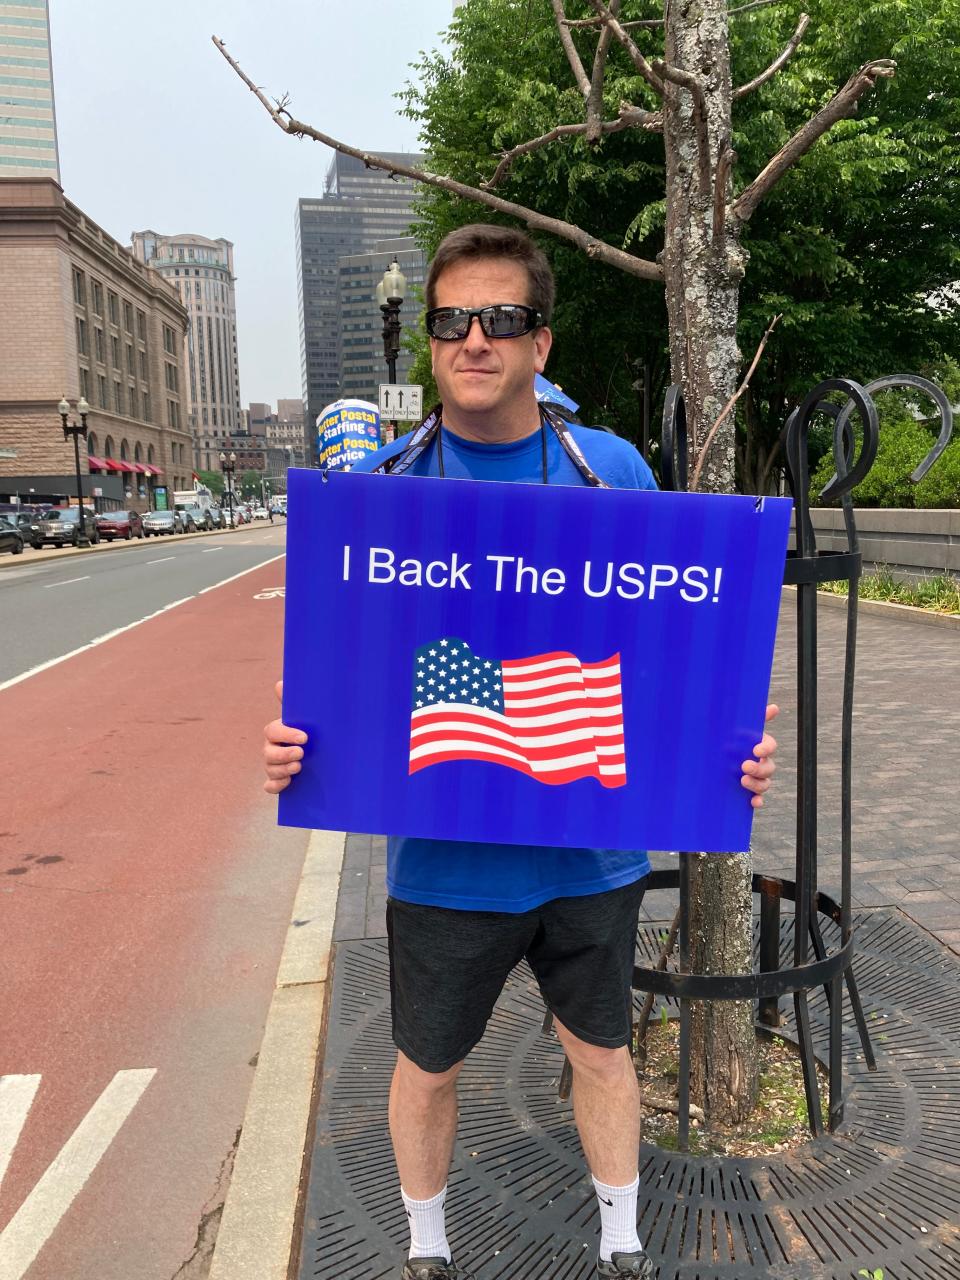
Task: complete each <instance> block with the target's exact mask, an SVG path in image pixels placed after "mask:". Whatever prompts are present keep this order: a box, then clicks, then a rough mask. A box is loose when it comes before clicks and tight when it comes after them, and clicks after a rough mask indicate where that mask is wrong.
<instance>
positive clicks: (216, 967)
mask: <svg viewBox="0 0 960 1280" xmlns="http://www.w3.org/2000/svg"><path fill="white" fill-rule="evenodd" d="M245 532H246V531H245V530H240V531H238V532H237V533H235V534H230V535H228V536H226V537H222V538H218V537H214V536H212V535H208V536H206V537H198V538H196V539H186V538H184V539H183V540H182V542H181V541H178V540H175V539H168V540H166V541H154V540H149V541H148V542H147V543H146V544H145V545H144V546H143V547H139V546H137V547H133V548H130V549H123V550H116V551H97V552H91V553H89V554H78V555H70V556H67V557H64V558H63V559H59V560H54V561H49V562H48V563H47V564H45V565H44V564H42V563H40V562H34V563H33V564H32V565H31V563H30V560H29V552H28V553H27V554H26V555H25V556H24V557H21V558H20V561H18V563H17V565H16V567H11V568H6V567H5V568H3V569H0V616H2V624H0V636H2V640H0V652H2V655H3V659H2V660H3V663H4V670H5V671H6V672H7V673H9V672H17V673H18V674H17V675H14V676H13V677H12V678H10V677H9V676H8V679H7V680H6V683H4V682H3V681H0V722H2V723H3V725H4V726H5V728H6V730H7V741H8V742H11V741H15V742H16V744H17V747H16V752H15V757H16V758H15V760H13V759H12V760H11V761H10V762H9V764H8V767H7V768H5V769H4V770H3V771H0V972H2V974H3V981H2V982H0V1280H91V1278H92V1277H96V1280H200V1277H202V1276H205V1275H206V1274H207V1268H208V1266H209V1261H210V1254H211V1250H212V1245H213V1239H214V1236H215V1232H216V1226H217V1221H218V1214H219V1210H220V1206H221V1205H222V1201H223V1196H224V1194H225V1188H226V1186H227V1184H228V1182H229V1177H230V1169H231V1164H232V1156H233V1151H234V1149H235V1144H236V1140H237V1136H238V1131H239V1129H240V1126H241V1125H242V1122H243V1115H244V1110H245V1107H246V1101H247V1096H248V1093H249V1089H250V1084H251V1081H252V1079H253V1070H254V1064H255V1062H256V1055H257V1053H258V1050H259V1047H260V1042H261V1038H262V1035H263V1027H264V1022H265V1019H266V1014H267V1009H268V1007H269V1003H270V998H271V996H272V993H273V987H274V981H275V978H276V973H277V966H278V963H279V958H280V953H281V950H282V947H283V943H284V939H285V936H286V933H287V929H288V926H289V922H290V916H291V912H292V907H293V901H294V896H295V893H296V889H297V884H298V882H299V878H300V871H301V868H302V865H303V858H304V854H305V850H306V841H307V833H306V832H304V831H299V830H295V829H285V828H278V827H277V825H276V801H275V800H274V799H273V798H272V797H268V796H266V795H265V794H264V792H263V790H262V786H261V782H262V767H261V763H260V743H261V740H262V739H261V734H262V726H263V724H264V723H265V721H266V720H267V719H269V718H270V717H271V716H272V715H273V714H275V710H276V703H275V700H274V698H273V693H272V685H273V681H274V680H275V679H276V678H277V676H278V675H279V672H280V663H281V641H282V621H283V596H282V584H283V581H284V576H283V570H284V562H283V561H282V560H278V561H277V562H276V563H267V562H268V561H270V560H271V558H272V557H275V556H278V555H280V554H281V553H282V551H283V538H284V530H283V526H277V527H275V528H273V529H270V528H269V527H267V528H266V529H263V530H261V529H258V528H256V527H254V528H253V529H252V530H251V531H250V534H249V536H248V537H244V533H245ZM220 546H222V549H220V550H216V548H217V547H220ZM167 556H170V557H172V558H171V559H170V560H167V559H166V557H167ZM151 562H155V563H151ZM251 566H252V567H251ZM245 569H246V570H248V571H247V572H244V570H245ZM237 574H240V575H241V576H234V575H237ZM70 579H80V581H76V582H71V581H69V580H70ZM185 597H189V598H186V599H185ZM178 600H180V601H184V602H183V603H180V604H178V605H176V607H173V608H168V609H166V610H165V611H163V612H160V613H159V614H157V610H158V609H162V607H163V605H164V604H165V603H166V604H173V603H174V602H175V601H178ZM151 615H156V616H151ZM143 619H145V620H143ZM141 620H143V621H142V625H137V624H138V623H140V622H141ZM28 627H29V628H32V629H34V630H39V631H41V632H47V633H49V634H46V635H44V636H43V637H42V639H43V642H44V643H43V646H42V647H40V645H39V644H38V643H36V642H35V641H34V639H33V637H30V636H28V637H24V635H23V632H24V631H25V630H27V629H28ZM118 627H123V628H126V629H124V630H120V631H119V633H118V634H114V635H112V636H110V637H109V638H108V639H105V640H103V641H102V642H101V643H89V641H90V640H96V639H97V638H98V637H100V636H102V635H105V634H107V635H109V632H110V631H111V630H113V631H116V629H117V628H118ZM12 645H13V646H16V648H15V653H14V654H13V655H12V656H11V654H10V648H11V646H12ZM41 661H46V662H48V663H49V664H50V665H48V666H46V667H41V668H40V669H39V670H35V669H34V670H33V671H32V674H30V673H24V671H23V668H24V667H25V666H26V667H28V668H36V666H37V664H38V663H39V662H41ZM18 677H19V678H18Z"/></svg>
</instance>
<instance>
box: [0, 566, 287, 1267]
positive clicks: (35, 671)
mask: <svg viewBox="0 0 960 1280" xmlns="http://www.w3.org/2000/svg"><path fill="white" fill-rule="evenodd" d="M284 555H286V552H284V553H283V554H282V555H279V556H272V557H271V558H270V559H269V560H264V561H263V562H262V563H261V564H254V565H251V566H250V568H249V569H243V570H241V572H240V573H235V574H234V575H233V577H230V578H224V579H223V581H222V582H215V583H214V584H213V585H212V586H210V587H204V588H203V589H202V590H201V591H198V592H197V593H196V595H198V596H202V595H206V593H207V592H208V591H216V589H217V587H225V586H226V585H227V583H228V582H235V581H236V580H237V578H243V577H246V575H247V574H248V573H255V572H256V571H257V569H262V568H263V567H264V565H268V564H273V563H274V561H275V560H282V559H283V556H284ZM195 598H196V596H184V597H183V599H182V600H174V601H172V602H171V603H170V604H165V605H164V606H163V608H162V609H157V610H156V612H155V613H148V614H147V616H146V617H145V618H138V619H137V620H136V622H128V623H127V624H126V626H123V627H117V628H116V629H115V630H114V631H108V632H107V633H106V635H102V636H97V638H96V639H95V640H91V641H90V642H89V644H82V645H80V647H79V648H78V649H71V650H70V652H69V653H62V654H61V655H60V657H59V658H51V659H50V660H49V661H48V662H41V663H40V664H39V665H38V666H36V667H31V668H30V670H29V671H24V672H23V673H22V674H21V675H19V676H12V677H11V678H10V679H9V680H5V681H4V682H3V683H2V684H0V693H3V691H4V689H12V688H13V686H14V685H15V684H20V683H21V682H22V681H24V680H29V679H30V677H31V676H36V675H39V674H40V672H41V671H47V670H48V669H49V668H50V667H56V666H59V664H60V663H61V662H66V661H67V659H68V658H75V657H76V656H77V654H78V653H83V652H84V651H85V650H87V649H93V648H95V647H96V646H97V645H98V644H104V643H105V642H106V641H107V640H112V639H113V637H114V636H120V635H123V633H124V632H125V631H132V630H133V628H134V627H139V626H142V625H143V623H144V622H150V621H151V619H153V618H158V617H159V616H160V614H161V613H166V612H167V611H168V610H169V609H176V608H177V607H178V606H179V605H181V604H186V603H187V601H188V600H193V599H195ZM0 1280H5V1277H4V1276H3V1275H2V1274H0Z"/></svg>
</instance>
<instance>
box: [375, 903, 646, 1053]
mask: <svg viewBox="0 0 960 1280" xmlns="http://www.w3.org/2000/svg"><path fill="white" fill-rule="evenodd" d="M645 883H646V881H645V880H638V881H636V883H634V884H630V885H626V886H624V887H623V888H621V889H611V890H608V891H607V892H606V893H594V894H588V895H587V896H585V897H582V898H556V899H554V900H553V901H552V902H545V903H544V904H543V905H542V906H539V907H535V908H534V909H533V910H532V911H524V912H523V913H521V914H520V915H509V914H507V913H505V912H498V911H454V910H451V909H449V908H447V907H424V906H420V905H418V904H416V903H413V902H401V901H400V900H399V899H397V898H391V899H390V900H389V901H388V903H387V934H388V936H389V940H390V992H391V997H392V999H391V1005H392V1013H393V1041H394V1044H395V1045H396V1046H397V1048H398V1049H400V1050H401V1051H402V1052H403V1053H404V1054H406V1056H407V1057H408V1058H409V1059H410V1060H411V1061H412V1062H414V1063H416V1065H417V1066H418V1067H420V1068H421V1070H423V1071H447V1070H448V1069H449V1068H450V1067H452V1066H454V1064H455V1063H457V1062H460V1061H461V1060H462V1059H463V1058H465V1057H466V1056H467V1054H468V1053H469V1052H470V1050H471V1049H472V1048H473V1047H474V1046H475V1045H476V1044H478V1043H479V1041H480V1039H481V1037H482V1036H483V1032H484V1029H485V1027H486V1025H487V1021H488V1019H489V1017H490V1015H491V1013H492V1012H493V1006H494V1005H495V1004H496V1001H497V997H498V996H499V995H500V992H501V991H502V990H503V986H504V983H505V982H506V980H507V977H508V976H509V974H510V971H511V969H513V968H514V966H515V965H517V964H519V963H520V961H521V960H523V959H526V960H527V962H528V964H529V965H530V968H531V969H532V970H533V972H534V974H535V976H536V979H537V982H538V983H539V984H540V990H541V992H542V994H543V998H544V1001H545V1003H546V1005H547V1007H548V1008H549V1009H550V1010H551V1011H552V1012H553V1013H554V1014H555V1016H556V1017H557V1018H558V1019H559V1020H560V1021H561V1022H562V1023H563V1025H564V1026H565V1027H567V1028H568V1030H570V1031H572V1032H573V1034H574V1035H575V1036H578V1037H579V1038H580V1039H581V1040H584V1041H586V1042H587V1043H588V1044H596V1045H601V1046H602V1047H604V1048H609V1049H616V1048H619V1046H620V1045H625V1044H629V1043H630V1029H631V1004H632V995H631V979H632V977H633V965H634V954H635V950H636V940H637V918H638V916H639V913H640V903H641V902H642V901H643V891H644V886H645Z"/></svg>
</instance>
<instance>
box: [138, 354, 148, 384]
mask: <svg viewBox="0 0 960 1280" xmlns="http://www.w3.org/2000/svg"><path fill="white" fill-rule="evenodd" d="M140 381H141V382H146V381H147V353H146V352H145V351H141V352H140Z"/></svg>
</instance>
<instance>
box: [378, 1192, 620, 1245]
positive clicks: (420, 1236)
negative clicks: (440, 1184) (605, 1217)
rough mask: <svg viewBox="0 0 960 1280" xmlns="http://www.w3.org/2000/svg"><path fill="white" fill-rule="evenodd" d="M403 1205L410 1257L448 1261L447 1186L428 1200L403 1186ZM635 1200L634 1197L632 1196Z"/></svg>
mask: <svg viewBox="0 0 960 1280" xmlns="http://www.w3.org/2000/svg"><path fill="white" fill-rule="evenodd" d="M637 1181H638V1183H639V1178H638V1180H637ZM400 1194H401V1195H402V1196H403V1207H404V1208H405V1209H406V1211H407V1218H408V1219H409V1221H410V1254H409V1256H410V1257H411V1258H443V1260H444V1261H445V1262H449V1261H450V1258H451V1253H450V1246H449V1245H448V1244H447V1229H446V1226H445V1224H444V1214H443V1205H444V1202H445V1200H446V1198H447V1188H446V1187H444V1188H443V1190H442V1191H438V1192H437V1194H436V1195H435V1196H431V1198H430V1199H429V1200H411V1199H410V1197H409V1196H408V1195H407V1193H406V1192H405V1191H404V1189H403V1187H401V1188H400ZM634 1200H636V1197H634Z"/></svg>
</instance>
